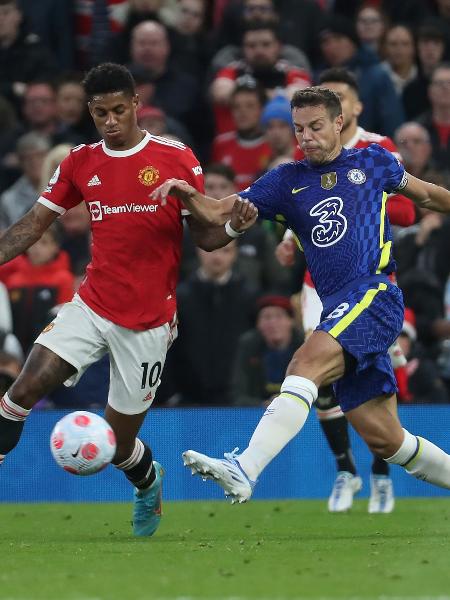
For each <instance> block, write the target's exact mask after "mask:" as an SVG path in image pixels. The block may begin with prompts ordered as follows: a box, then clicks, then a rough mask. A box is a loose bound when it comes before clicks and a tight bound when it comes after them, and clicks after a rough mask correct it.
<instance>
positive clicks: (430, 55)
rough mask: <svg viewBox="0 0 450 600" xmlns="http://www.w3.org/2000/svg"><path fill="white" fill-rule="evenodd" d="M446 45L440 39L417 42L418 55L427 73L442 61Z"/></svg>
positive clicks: (423, 39)
mask: <svg viewBox="0 0 450 600" xmlns="http://www.w3.org/2000/svg"><path fill="white" fill-rule="evenodd" d="M444 51H445V45H444V42H443V40H441V39H438V38H434V39H433V38H421V39H419V40H418V41H417V54H418V56H419V61H420V64H421V65H422V68H423V70H424V71H425V72H426V73H430V72H431V71H432V70H433V69H434V68H435V67H437V65H438V64H439V63H440V62H441V61H442V59H443V57H444Z"/></svg>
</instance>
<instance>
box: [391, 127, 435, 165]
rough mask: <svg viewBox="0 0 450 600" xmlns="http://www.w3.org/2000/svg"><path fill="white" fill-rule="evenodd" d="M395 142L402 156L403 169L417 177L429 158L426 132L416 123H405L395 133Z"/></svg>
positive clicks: (429, 150) (428, 140) (428, 138)
mask: <svg viewBox="0 0 450 600" xmlns="http://www.w3.org/2000/svg"><path fill="white" fill-rule="evenodd" d="M395 142H396V144H397V146H398V149H399V151H400V154H401V155H402V159H403V162H404V163H405V168H406V170H407V171H408V172H410V173H411V174H412V175H415V174H417V175H419V176H420V173H421V172H422V170H423V169H424V168H425V167H426V166H427V164H428V162H429V160H430V157H431V143H430V136H429V134H428V131H427V130H426V129H425V128H424V127H422V126H421V125H419V124H418V123H405V124H404V125H402V126H401V127H399V128H398V129H397V131H396V133H395Z"/></svg>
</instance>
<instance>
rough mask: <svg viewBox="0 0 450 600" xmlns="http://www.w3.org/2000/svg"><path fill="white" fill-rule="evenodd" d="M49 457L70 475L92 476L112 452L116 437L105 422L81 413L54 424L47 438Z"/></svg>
mask: <svg viewBox="0 0 450 600" xmlns="http://www.w3.org/2000/svg"><path fill="white" fill-rule="evenodd" d="M50 448H51V451H52V454H53V458H54V459H55V460H56V462H57V463H58V465H59V466H60V467H62V468H63V469H64V470H65V471H68V472H69V473H73V474H74V475H92V474H93V473H98V471H101V470H102V469H104V468H105V467H106V466H107V465H109V463H110V462H111V461H112V459H113V457H114V454H115V452H116V436H115V435H114V431H113V430H112V429H111V426H110V425H109V423H107V422H106V421H105V419H103V418H102V417H100V416H99V415H96V414H94V413H91V412H87V411H84V410H79V411H76V412H72V413H70V414H69V415H66V416H65V417H63V418H62V419H61V420H60V421H58V422H57V423H56V425H55V427H54V428H53V431H52V434H51V436H50Z"/></svg>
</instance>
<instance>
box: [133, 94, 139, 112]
mask: <svg viewBox="0 0 450 600" xmlns="http://www.w3.org/2000/svg"><path fill="white" fill-rule="evenodd" d="M132 102H133V106H134V108H135V109H136V108H137V107H138V106H139V96H138V95H137V94H135V95H134V96H133V98H132Z"/></svg>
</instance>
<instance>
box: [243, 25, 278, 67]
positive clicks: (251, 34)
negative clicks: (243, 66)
mask: <svg viewBox="0 0 450 600" xmlns="http://www.w3.org/2000/svg"><path fill="white" fill-rule="evenodd" d="M242 49H243V53H244V58H245V60H246V61H247V63H248V64H249V65H250V66H251V67H252V68H253V69H264V68H268V67H273V66H274V65H275V63H276V62H277V60H278V59H279V57H280V51H281V45H280V42H279V41H278V40H277V38H276V37H275V35H274V33H273V31H271V30H270V29H261V30H259V31H247V32H246V33H245V34H244V39H243V48H242Z"/></svg>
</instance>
